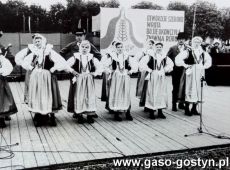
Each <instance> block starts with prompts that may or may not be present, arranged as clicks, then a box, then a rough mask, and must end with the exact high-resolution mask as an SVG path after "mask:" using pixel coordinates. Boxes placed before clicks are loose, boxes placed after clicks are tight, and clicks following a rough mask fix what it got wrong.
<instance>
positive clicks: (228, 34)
mask: <svg viewBox="0 0 230 170" xmlns="http://www.w3.org/2000/svg"><path fill="white" fill-rule="evenodd" d="M220 12H221V18H222V21H221V22H222V25H223V27H224V30H223V34H222V39H223V40H228V39H230V31H229V30H230V8H223V9H221V10H220Z"/></svg>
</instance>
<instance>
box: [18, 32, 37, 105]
mask: <svg viewBox="0 0 230 170" xmlns="http://www.w3.org/2000/svg"><path fill="white" fill-rule="evenodd" d="M35 37H36V34H33V35H32V41H33V43H32V44H28V46H27V47H26V48H24V49H22V50H21V51H19V52H18V53H17V54H16V55H15V63H16V64H17V65H19V66H21V67H22V68H24V69H25V70H26V75H25V88H24V102H25V103H26V104H28V96H29V80H30V75H31V72H32V70H27V69H26V66H25V63H24V59H25V57H26V56H28V55H30V54H31V53H32V52H33V49H34V48H35Z"/></svg>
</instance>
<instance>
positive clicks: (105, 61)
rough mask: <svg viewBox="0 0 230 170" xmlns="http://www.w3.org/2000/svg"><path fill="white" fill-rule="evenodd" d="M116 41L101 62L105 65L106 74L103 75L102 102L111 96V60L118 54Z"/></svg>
mask: <svg viewBox="0 0 230 170" xmlns="http://www.w3.org/2000/svg"><path fill="white" fill-rule="evenodd" d="M116 43H117V42H116V41H113V42H112V43H111V48H109V50H108V51H107V53H106V54H105V56H104V57H103V58H102V60H101V62H102V63H103V69H104V72H103V74H102V90H101V101H107V99H108V94H109V90H108V89H109V83H110V81H109V80H108V78H109V75H110V73H111V69H112V68H111V67H112V65H111V59H112V56H113V55H115V54H116V46H115V45H116Z"/></svg>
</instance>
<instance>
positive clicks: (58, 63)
mask: <svg viewBox="0 0 230 170" xmlns="http://www.w3.org/2000/svg"><path fill="white" fill-rule="evenodd" d="M34 55H37V56H38V63H40V64H41V63H42V62H43V60H44V59H45V58H44V57H45V56H49V57H50V60H52V61H53V62H54V66H53V68H51V69H52V70H53V71H55V70H58V71H62V70H68V69H69V67H68V65H67V62H66V60H65V59H64V58H63V57H62V56H61V55H60V54H58V53H57V52H55V51H54V50H53V49H52V45H49V44H48V45H47V46H46V49H45V50H36V51H35V50H33V51H32V53H30V54H29V55H27V56H25V58H24V60H22V61H23V63H22V64H21V65H22V67H23V68H25V69H26V70H32V69H33V66H32V65H31V64H32V61H33V58H34ZM19 62H20V61H19Z"/></svg>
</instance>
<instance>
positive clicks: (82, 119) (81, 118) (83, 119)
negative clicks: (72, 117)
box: [77, 115, 86, 124]
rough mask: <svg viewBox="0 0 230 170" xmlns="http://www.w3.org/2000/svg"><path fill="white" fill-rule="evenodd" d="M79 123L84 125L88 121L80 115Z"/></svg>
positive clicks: (78, 117)
mask: <svg viewBox="0 0 230 170" xmlns="http://www.w3.org/2000/svg"><path fill="white" fill-rule="evenodd" d="M77 122H78V123H79V124H83V123H85V122H86V119H85V118H84V117H83V116H82V115H78V116H77Z"/></svg>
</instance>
